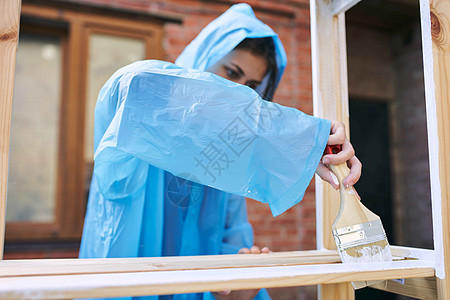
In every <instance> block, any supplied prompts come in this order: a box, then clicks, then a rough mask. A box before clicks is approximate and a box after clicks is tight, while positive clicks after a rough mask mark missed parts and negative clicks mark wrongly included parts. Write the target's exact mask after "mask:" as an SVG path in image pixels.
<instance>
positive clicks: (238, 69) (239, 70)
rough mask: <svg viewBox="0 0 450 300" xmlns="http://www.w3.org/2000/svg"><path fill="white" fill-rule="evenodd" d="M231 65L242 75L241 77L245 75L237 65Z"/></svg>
mask: <svg viewBox="0 0 450 300" xmlns="http://www.w3.org/2000/svg"><path fill="white" fill-rule="evenodd" d="M231 64H232V65H233V66H234V67H235V68H236V69H237V71H238V73H239V74H241V76H244V75H245V73H244V71H242V69H241V68H240V67H239V66H238V65H236V64H235V63H231Z"/></svg>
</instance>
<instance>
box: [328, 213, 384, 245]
mask: <svg viewBox="0 0 450 300" xmlns="http://www.w3.org/2000/svg"><path fill="white" fill-rule="evenodd" d="M333 236H334V239H335V241H336V245H337V246H338V248H339V251H344V250H346V249H349V248H352V247H358V246H362V245H367V244H370V243H376V242H379V241H382V240H386V239H387V238H386V232H385V231H384V228H383V224H382V223H381V220H375V221H371V222H367V223H363V224H357V225H352V226H348V227H344V228H338V229H334V230H333Z"/></svg>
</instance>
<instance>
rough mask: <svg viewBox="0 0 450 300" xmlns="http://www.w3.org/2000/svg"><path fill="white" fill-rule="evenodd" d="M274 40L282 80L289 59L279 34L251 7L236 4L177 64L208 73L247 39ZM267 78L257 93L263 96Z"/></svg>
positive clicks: (186, 49) (279, 74)
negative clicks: (215, 64) (207, 70)
mask: <svg viewBox="0 0 450 300" xmlns="http://www.w3.org/2000/svg"><path fill="white" fill-rule="evenodd" d="M264 37H272V38H273V41H274V44H275V52H276V62H277V67H278V78H277V81H276V85H278V83H279V82H280V80H281V76H282V75H283V72H284V69H285V67H286V63H287V59H286V52H285V51H284V47H283V44H282V43H281V41H280V39H279V38H278V35H277V34H276V33H275V32H274V31H273V30H272V29H271V28H270V27H269V26H267V25H266V24H264V23H263V22H261V21H260V20H258V19H257V18H256V16H255V14H254V12H253V10H252V8H251V7H250V5H248V4H245V3H241V4H235V5H233V6H232V7H231V8H229V9H228V10H227V11H226V12H225V13H223V14H222V15H221V16H219V17H218V18H217V19H215V20H214V21H212V22H211V23H209V24H208V25H207V26H206V27H205V28H204V29H203V30H202V31H201V32H200V33H199V35H198V36H197V37H196V38H195V39H194V40H193V41H192V42H191V43H190V44H189V45H188V46H187V47H186V48H185V49H184V51H183V52H182V53H181V55H180V56H179V57H178V58H177V60H176V61H175V63H176V64H177V65H179V66H181V67H185V68H192V69H197V70H200V71H205V70H206V69H208V68H209V67H210V66H212V65H213V64H214V63H216V62H217V61H219V60H220V59H221V58H222V57H224V56H225V55H227V54H228V53H229V52H231V51H232V50H233V49H234V48H235V47H236V46H237V45H238V44H239V43H240V42H242V41H243V40H244V39H246V38H264ZM268 77H269V76H266V77H265V78H264V80H263V82H262V83H261V84H260V86H258V88H257V89H256V91H257V92H258V94H260V95H262V91H264V90H265V88H266V86H267V81H268Z"/></svg>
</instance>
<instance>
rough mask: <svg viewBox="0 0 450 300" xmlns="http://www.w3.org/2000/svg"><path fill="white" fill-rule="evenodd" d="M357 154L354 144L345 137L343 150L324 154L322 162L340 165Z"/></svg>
mask: <svg viewBox="0 0 450 300" xmlns="http://www.w3.org/2000/svg"><path fill="white" fill-rule="evenodd" d="M354 156H355V150H354V149H353V146H352V144H351V143H350V141H349V140H348V139H346V138H345V139H344V143H343V144H342V150H341V152H339V153H337V154H327V155H324V156H323V158H322V162H323V163H324V164H327V165H329V164H332V165H339V164H342V163H344V162H346V161H348V160H350V159H351V158H352V157H354Z"/></svg>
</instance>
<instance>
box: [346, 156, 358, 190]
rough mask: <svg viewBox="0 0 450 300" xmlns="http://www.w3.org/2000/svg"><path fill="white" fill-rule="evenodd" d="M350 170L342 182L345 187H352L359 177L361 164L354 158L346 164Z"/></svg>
mask: <svg viewBox="0 0 450 300" xmlns="http://www.w3.org/2000/svg"><path fill="white" fill-rule="evenodd" d="M347 166H348V167H349V169H350V172H349V174H348V176H347V177H346V178H345V179H344V181H343V182H342V183H343V184H344V186H345V187H347V188H348V187H349V186H353V185H354V184H355V183H356V182H358V180H359V178H360V177H361V169H362V164H361V162H360V161H359V159H358V158H357V157H356V156H353V157H352V158H350V159H349V160H348V162H347Z"/></svg>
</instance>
